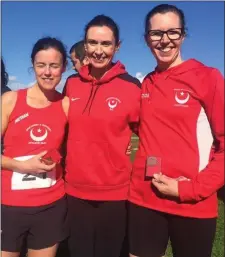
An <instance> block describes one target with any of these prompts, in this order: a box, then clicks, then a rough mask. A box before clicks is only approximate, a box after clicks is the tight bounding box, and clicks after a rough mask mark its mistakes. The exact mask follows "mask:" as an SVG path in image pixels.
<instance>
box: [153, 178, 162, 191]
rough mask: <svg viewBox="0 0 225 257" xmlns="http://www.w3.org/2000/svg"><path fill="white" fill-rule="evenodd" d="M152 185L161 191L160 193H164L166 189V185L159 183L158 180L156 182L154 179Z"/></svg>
mask: <svg viewBox="0 0 225 257" xmlns="http://www.w3.org/2000/svg"><path fill="white" fill-rule="evenodd" d="M152 184H153V185H154V186H155V187H156V188H157V189H158V190H159V191H160V192H162V191H163V189H164V188H165V185H164V184H162V183H161V182H159V181H158V180H156V179H154V178H153V179H152Z"/></svg>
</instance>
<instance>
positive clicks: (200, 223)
mask: <svg viewBox="0 0 225 257" xmlns="http://www.w3.org/2000/svg"><path fill="white" fill-rule="evenodd" d="M128 217H129V218H128V224H129V225H128V227H129V244H130V253H131V254H133V255H136V256H139V257H160V256H163V255H164V254H165V252H166V248H167V245H168V240H169V239H170V241H171V245H172V250H173V257H211V253H212V247H213V241H214V237H215V232H216V218H210V219H197V218H187V217H181V216H176V215H171V214H166V213H162V212H159V211H154V210H151V209H147V208H144V207H141V206H138V205H135V204H132V203H129V207H128Z"/></svg>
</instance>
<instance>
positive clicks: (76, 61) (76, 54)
mask: <svg viewBox="0 0 225 257" xmlns="http://www.w3.org/2000/svg"><path fill="white" fill-rule="evenodd" d="M70 59H71V62H72V64H73V69H74V70H75V71H76V72H78V71H79V69H80V68H81V67H82V66H83V65H87V64H89V61H88V58H87V56H86V53H85V49H84V41H83V40H81V41H79V42H77V43H75V44H74V45H72V47H71V48H70Z"/></svg>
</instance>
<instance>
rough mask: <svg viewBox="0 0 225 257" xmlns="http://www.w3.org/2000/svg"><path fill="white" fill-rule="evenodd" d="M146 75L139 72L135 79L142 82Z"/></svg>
mask: <svg viewBox="0 0 225 257" xmlns="http://www.w3.org/2000/svg"><path fill="white" fill-rule="evenodd" d="M145 76H146V75H144V74H143V73H142V72H137V73H136V75H135V77H136V78H137V79H138V80H139V81H140V82H142V81H143V79H144V78H145Z"/></svg>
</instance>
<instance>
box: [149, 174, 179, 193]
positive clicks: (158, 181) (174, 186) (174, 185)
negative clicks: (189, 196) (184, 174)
mask: <svg viewBox="0 0 225 257" xmlns="http://www.w3.org/2000/svg"><path fill="white" fill-rule="evenodd" d="M152 184H153V185H154V186H155V187H156V188H157V189H158V190H159V192H160V193H162V194H163V195H167V196H173V197H179V192H178V181H177V180H175V179H173V178H169V177H167V176H165V175H162V174H160V175H159V174H154V176H153V179H152Z"/></svg>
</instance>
